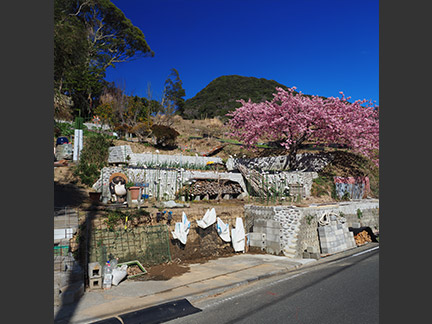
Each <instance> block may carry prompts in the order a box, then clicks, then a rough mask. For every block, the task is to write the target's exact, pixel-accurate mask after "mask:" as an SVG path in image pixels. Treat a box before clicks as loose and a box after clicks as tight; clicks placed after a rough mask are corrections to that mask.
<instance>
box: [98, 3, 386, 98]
mask: <svg viewBox="0 0 432 324" xmlns="http://www.w3.org/2000/svg"><path fill="white" fill-rule="evenodd" d="M112 2H113V3H114V4H115V5H116V6H117V7H118V8H120V9H121V10H122V11H123V12H124V14H125V15H126V17H127V18H129V19H130V20H131V21H132V23H133V24H134V25H135V26H137V27H139V28H140V29H141V30H142V32H143V33H144V35H145V37H146V40H147V42H148V44H149V46H150V47H151V49H152V50H153V51H154V52H155V56H154V57H152V58H141V59H138V60H134V61H131V62H126V63H119V64H117V66H116V67H115V68H109V69H108V70H107V77H106V80H108V81H114V82H116V83H122V84H124V86H125V88H126V92H127V93H128V94H133V95H138V96H142V97H146V96H147V85H148V84H150V85H151V89H152V92H153V99H160V97H161V95H162V91H163V85H164V82H165V80H166V78H167V77H168V75H169V74H170V70H171V68H175V69H177V70H178V72H179V75H180V78H181V80H182V82H183V88H184V89H185V91H186V99H189V98H192V97H193V96H195V95H196V94H197V93H198V92H199V91H200V90H202V89H203V88H204V87H205V86H206V85H207V84H209V83H210V82H211V81H212V80H214V79H215V78H217V77H219V76H222V75H230V74H236V75H243V76H253V77H257V78H266V79H271V80H275V81H277V82H279V83H281V84H284V85H286V86H288V87H292V86H296V87H297V91H301V92H303V93H305V94H312V95H320V96H326V97H330V96H340V94H339V91H342V92H343V93H344V94H345V95H346V96H351V97H352V99H351V101H354V100H357V99H364V98H365V99H370V100H374V101H376V103H377V104H379V73H378V71H379V59H378V55H379V39H378V28H379V27H378V26H379V19H378V17H379V12H378V7H379V6H378V0H373V1H370V0H296V1H295V0H122V1H120V0H113V1H112Z"/></svg>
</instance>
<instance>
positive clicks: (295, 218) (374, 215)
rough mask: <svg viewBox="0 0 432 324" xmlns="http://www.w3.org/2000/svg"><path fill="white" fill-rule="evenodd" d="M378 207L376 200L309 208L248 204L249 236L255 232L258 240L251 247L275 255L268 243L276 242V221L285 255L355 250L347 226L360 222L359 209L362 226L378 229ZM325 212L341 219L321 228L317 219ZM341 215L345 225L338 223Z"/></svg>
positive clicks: (247, 230) (246, 210) (246, 212)
mask: <svg viewBox="0 0 432 324" xmlns="http://www.w3.org/2000/svg"><path fill="white" fill-rule="evenodd" d="M378 206H379V201H378V200H376V199H370V200H366V201H359V202H355V201H354V202H352V201H351V202H344V203H334V204H329V205H322V206H310V207H294V206H254V205H245V223H246V224H245V225H246V226H245V228H246V233H250V234H252V233H253V235H252V237H253V238H254V239H256V241H251V246H257V247H261V248H262V249H263V250H266V251H268V252H269V253H274V249H267V241H269V242H273V241H271V240H272V239H274V240H275V238H274V237H273V236H270V237H269V235H272V234H273V235H274V234H275V232H274V231H273V229H275V228H277V226H275V224H274V223H272V222H269V221H276V222H277V223H279V226H280V237H279V244H280V247H281V251H282V252H283V253H284V254H285V255H286V256H289V257H294V258H301V257H303V255H304V252H305V251H307V253H309V254H308V255H309V256H311V255H317V253H319V252H320V251H321V252H322V253H325V254H328V253H330V254H331V253H336V252H339V251H342V250H343V249H348V248H351V247H355V242H354V237H353V233H352V232H350V231H349V230H348V227H352V224H353V223H354V222H358V221H359V219H358V217H357V209H360V210H361V211H362V217H361V219H360V223H361V226H369V227H371V228H372V230H373V229H374V226H379V207H378ZM324 213H335V214H336V215H338V216H337V217H334V218H333V220H332V221H331V222H330V225H327V226H329V227H328V228H327V226H324V227H322V229H319V227H318V220H319V218H320V217H321V216H322V215H323V214H324ZM341 215H343V216H344V218H345V220H346V221H345V223H337V218H338V217H339V216H341ZM320 231H321V232H320ZM260 235H261V236H260ZM263 235H264V236H263ZM276 241H277V240H275V241H274V242H276ZM254 244H255V245H254ZM270 250H271V251H273V252H270Z"/></svg>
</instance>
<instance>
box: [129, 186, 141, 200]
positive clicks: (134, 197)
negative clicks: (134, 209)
mask: <svg viewBox="0 0 432 324" xmlns="http://www.w3.org/2000/svg"><path fill="white" fill-rule="evenodd" d="M140 188H141V187H130V188H129V191H130V194H131V199H132V200H137V199H138V196H139V190H140Z"/></svg>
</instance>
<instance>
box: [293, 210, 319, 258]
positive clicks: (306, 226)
mask: <svg viewBox="0 0 432 324" xmlns="http://www.w3.org/2000/svg"><path fill="white" fill-rule="evenodd" d="M320 250H321V248H320V242H319V238H318V231H317V217H316V216H311V215H308V214H305V216H304V217H302V219H301V220H300V229H299V233H298V243H297V254H298V255H302V254H303V257H306V258H314V256H317V255H319V253H320ZM305 251H306V253H307V254H308V255H307V254H306V256H305V254H304V253H305Z"/></svg>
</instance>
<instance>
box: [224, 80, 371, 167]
mask: <svg viewBox="0 0 432 324" xmlns="http://www.w3.org/2000/svg"><path fill="white" fill-rule="evenodd" d="M295 89H296V88H295V87H293V88H289V89H288V91H285V90H284V89H282V88H276V90H277V93H275V94H273V96H274V98H273V100H272V101H270V102H269V101H265V102H260V103H253V102H251V100H249V101H248V102H246V101H244V100H238V102H240V103H241V104H242V106H241V107H239V108H237V109H236V110H235V111H233V112H231V113H228V114H227V116H230V117H232V118H231V119H230V120H229V122H228V125H229V126H230V129H231V135H232V136H233V137H236V138H238V139H239V140H241V141H243V142H244V143H245V144H246V145H247V146H252V145H254V144H256V143H258V142H260V141H275V142H277V143H279V144H280V145H281V146H283V147H285V148H286V149H287V150H288V152H289V155H290V157H291V158H290V159H289V160H290V167H291V168H293V167H295V160H296V159H295V155H296V153H297V151H298V149H299V147H300V145H301V144H302V143H304V142H305V141H309V142H310V141H312V142H315V143H316V144H330V143H336V144H343V145H346V146H348V147H349V148H350V149H351V150H352V151H353V152H355V153H358V154H360V155H363V156H366V157H368V158H369V159H371V160H373V161H374V162H375V164H376V165H379V158H378V149H379V114H378V107H377V106H375V105H373V104H372V102H370V101H366V100H357V101H355V102H353V103H351V102H349V101H348V100H349V99H351V98H350V97H348V98H345V96H344V95H343V93H342V92H340V94H341V95H342V97H341V98H339V97H336V98H335V97H329V98H322V97H318V96H305V95H303V94H302V93H301V92H298V93H297V92H295V91H294V90H295Z"/></svg>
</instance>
